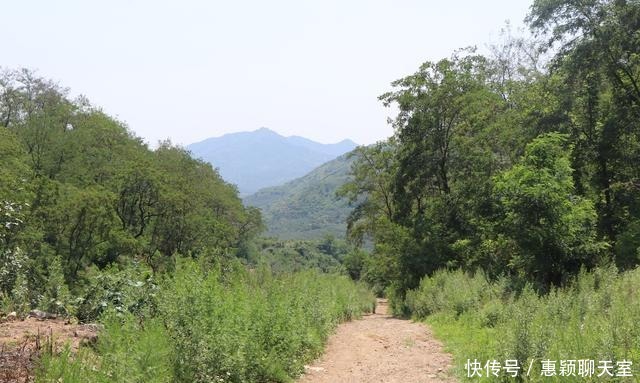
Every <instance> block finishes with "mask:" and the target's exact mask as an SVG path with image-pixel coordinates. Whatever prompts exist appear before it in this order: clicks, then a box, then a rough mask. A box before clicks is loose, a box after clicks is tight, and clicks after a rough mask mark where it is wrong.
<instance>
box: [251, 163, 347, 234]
mask: <svg viewBox="0 0 640 383" xmlns="http://www.w3.org/2000/svg"><path fill="white" fill-rule="evenodd" d="M352 163H353V157H352V156H351V155H349V154H347V155H343V156H341V157H338V158H336V159H335V160H333V161H329V162H327V163H326V164H323V165H322V166H320V167H318V168H316V169H314V170H313V171H311V172H310V173H309V174H307V175H305V176H304V177H300V178H297V179H295V180H293V181H289V182H287V183H285V184H284V185H281V186H274V187H269V188H264V189H261V190H259V191H258V192H257V193H254V194H252V195H250V196H247V197H245V198H244V202H245V203H246V204H247V205H249V206H255V207H257V208H259V209H260V210H261V211H262V214H263V217H264V221H265V225H266V228H267V229H266V235H268V236H275V237H278V238H283V239H319V238H322V237H323V236H325V235H333V236H335V237H340V238H344V236H345V231H346V229H345V221H346V219H347V217H348V216H349V211H350V207H349V206H348V202H347V200H346V199H345V198H341V197H339V196H337V195H336V192H337V191H338V189H339V188H340V187H341V186H342V185H344V184H345V183H346V182H348V181H349V180H350V179H351V178H350V175H349V174H350V171H351V164H352Z"/></svg>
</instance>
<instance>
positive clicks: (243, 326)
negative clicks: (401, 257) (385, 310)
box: [36, 260, 375, 383]
mask: <svg viewBox="0 0 640 383" xmlns="http://www.w3.org/2000/svg"><path fill="white" fill-rule="evenodd" d="M143 290H145V289H142V290H139V291H138V294H137V297H127V300H128V301H135V302H137V303H138V305H137V306H135V309H132V308H133V306H129V307H128V308H129V310H127V311H124V312H123V311H122V310H120V309H119V308H118V307H115V306H113V305H109V306H108V307H107V308H106V310H105V312H104V313H103V314H102V316H101V319H102V322H103V323H104V324H105V330H104V331H103V332H102V333H101V334H100V336H99V337H98V341H97V344H96V345H95V346H94V347H92V348H85V349H83V350H82V352H81V353H80V354H78V355H72V354H71V353H69V352H63V353H61V354H59V355H47V356H45V357H44V359H43V362H42V366H41V369H40V371H39V374H38V376H37V379H36V381H37V382H59V381H63V382H69V383H73V382H88V381H91V382H287V381H290V380H291V379H292V378H294V377H296V376H298V375H299V374H300V373H302V372H303V366H304V364H305V363H306V362H309V361H310V360H311V359H312V358H314V357H316V356H318V355H319V353H320V352H321V351H322V349H323V345H324V343H325V341H326V339H327V337H328V335H329V334H330V333H331V331H332V330H333V329H334V327H335V326H336V325H337V324H339V323H340V322H342V321H346V320H350V319H353V318H357V317H359V316H360V315H362V314H363V313H365V312H370V311H372V310H373V307H374V305H375V299H374V297H373V295H372V294H371V293H370V292H369V290H368V289H367V288H366V287H365V286H364V285H359V284H356V283H355V282H353V281H352V280H350V279H349V278H348V277H345V276H339V275H335V274H321V273H319V272H317V271H305V272H300V273H295V274H281V275H273V274H272V273H271V272H270V271H269V270H268V269H267V268H261V269H257V270H247V269H246V268H245V267H243V266H242V265H241V264H240V263H237V262H235V263H230V264H226V265H204V266H203V265H202V264H199V263H197V262H195V261H192V260H180V261H179V262H178V264H177V266H176V270H175V271H174V272H173V273H172V274H171V276H167V277H166V279H164V280H163V281H161V282H160V283H159V284H158V285H157V287H155V288H153V289H152V290H153V291H154V293H153V294H149V293H148V292H144V291H143Z"/></svg>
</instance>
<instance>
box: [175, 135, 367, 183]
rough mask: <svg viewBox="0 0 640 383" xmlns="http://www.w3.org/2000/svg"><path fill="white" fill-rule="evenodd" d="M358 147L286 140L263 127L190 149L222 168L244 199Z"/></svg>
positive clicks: (343, 142)
mask: <svg viewBox="0 0 640 383" xmlns="http://www.w3.org/2000/svg"><path fill="white" fill-rule="evenodd" d="M345 141H348V142H347V144H345ZM349 142H351V144H349ZM355 146H356V145H355V144H353V143H352V141H350V140H344V141H342V142H340V143H337V144H321V143H318V142H315V141H312V140H309V139H307V138H304V137H298V136H293V137H284V136H282V135H280V134H278V133H277V132H274V131H273V130H271V129H269V128H266V127H261V128H259V129H256V130H254V131H251V132H238V133H230V134H225V135H223V136H221V137H212V138H207V139H205V140H203V141H200V142H197V143H193V144H191V145H188V146H187V148H188V149H189V150H190V151H191V153H192V154H193V156H194V157H196V158H201V159H202V160H204V161H207V162H209V163H210V164H211V165H213V167H215V168H218V170H219V172H220V175H221V176H222V177H223V178H224V179H225V180H226V181H228V182H231V183H233V184H235V185H237V186H238V189H239V191H240V194H241V195H247V194H251V193H254V192H256V191H257V190H258V189H261V188H264V187H267V186H276V185H281V184H283V183H285V182H287V181H290V180H292V179H294V178H298V177H301V176H303V175H305V174H307V173H308V172H310V171H311V170H312V169H314V168H316V167H318V166H320V165H321V164H323V163H325V162H327V161H331V160H333V159H334V158H336V157H338V156H340V155H342V154H344V153H346V152H348V151H351V150H352V149H353V148H354V147H355Z"/></svg>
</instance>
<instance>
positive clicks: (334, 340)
mask: <svg viewBox="0 0 640 383" xmlns="http://www.w3.org/2000/svg"><path fill="white" fill-rule="evenodd" d="M451 366H452V359H451V356H450V355H449V354H446V353H445V352H444V351H443V350H442V344H441V343H440V342H439V341H437V340H436V339H434V337H433V335H432V334H431V331H430V330H429V328H428V327H426V326H425V325H423V324H420V323H415V322H412V321H410V320H404V319H398V318H394V317H392V316H390V315H388V314H387V302H386V300H382V299H380V300H378V304H377V307H376V313H375V314H370V315H367V316H364V317H363V318H362V319H360V320H356V321H351V322H347V323H343V324H341V325H340V326H339V327H338V329H337V331H336V332H335V334H333V335H332V336H331V337H330V338H329V342H328V344H327V347H326V349H325V353H324V355H323V356H322V357H321V358H320V359H318V360H316V361H315V362H314V363H313V364H311V365H309V366H306V368H305V374H304V375H303V376H302V377H301V378H300V379H299V380H298V383H340V382H345V383H346V382H349V383H351V382H354V383H355V382H385V383H401V382H402V383H423V382H425V383H435V382H455V379H454V378H453V377H452V376H451V373H450V372H449V370H450V368H451Z"/></svg>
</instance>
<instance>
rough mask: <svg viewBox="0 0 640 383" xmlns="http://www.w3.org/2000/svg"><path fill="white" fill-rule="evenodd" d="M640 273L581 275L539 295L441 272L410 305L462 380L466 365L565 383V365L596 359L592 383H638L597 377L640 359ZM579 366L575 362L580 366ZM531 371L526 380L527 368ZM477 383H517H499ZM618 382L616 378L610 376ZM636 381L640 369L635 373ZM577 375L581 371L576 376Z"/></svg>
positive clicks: (481, 276)
mask: <svg viewBox="0 0 640 383" xmlns="http://www.w3.org/2000/svg"><path fill="white" fill-rule="evenodd" d="M638 286H640V270H633V271H627V272H624V273H618V272H617V270H616V269H615V267H608V268H599V269H596V270H593V271H591V272H586V271H583V272H580V273H579V274H578V275H577V276H576V277H575V278H574V279H573V280H571V281H570V282H569V283H567V285H566V286H565V287H562V288H554V289H552V290H551V291H549V292H548V293H547V294H545V295H539V294H537V293H536V292H535V290H534V289H533V288H532V287H531V286H526V287H525V288H524V289H520V290H518V291H514V290H513V289H512V288H511V287H510V286H509V283H508V281H507V280H505V279H499V280H496V281H489V280H488V279H487V278H486V276H485V275H484V274H482V273H476V274H474V275H471V274H468V273H464V272H462V271H460V270H458V271H444V270H443V271H439V272H436V273H435V274H434V275H433V276H431V277H426V278H424V279H423V280H422V281H421V283H420V285H419V287H418V288H417V289H415V290H412V291H409V292H408V293H407V298H406V301H405V304H406V305H407V309H408V310H409V311H410V312H412V313H413V316H414V318H415V319H419V320H426V321H427V322H428V323H429V324H430V325H431V326H432V328H433V329H434V331H435V334H436V336H437V337H439V338H440V339H442V340H444V341H445V344H446V346H447V349H448V351H451V352H452V353H453V354H454V358H455V360H456V363H455V369H456V371H455V372H456V374H457V376H459V377H460V378H461V379H465V378H467V379H468V376H469V375H470V374H469V372H468V371H467V369H466V368H465V364H466V363H467V362H468V360H469V359H470V360H471V361H474V360H476V359H477V360H478V361H480V363H481V365H482V367H484V366H485V363H486V362H488V361H494V360H495V361H498V362H499V363H501V364H503V365H504V363H505V361H506V360H517V361H518V365H519V366H521V369H522V370H521V372H520V375H522V376H521V379H522V380H523V381H527V382H547V381H554V380H553V379H554V378H555V379H556V380H557V381H563V379H571V377H563V376H559V373H560V365H559V363H560V361H561V360H579V359H592V360H594V361H595V364H596V369H595V374H594V375H593V376H591V377H589V378H586V377H579V376H578V377H576V376H575V375H574V377H573V379H585V381H588V380H589V379H592V380H593V381H635V380H633V379H634V378H633V377H627V378H622V377H612V376H609V375H608V374H603V375H602V376H600V377H597V375H598V374H600V373H601V372H602V371H601V370H598V369H597V366H598V362H599V361H612V365H613V366H616V368H617V365H616V363H617V362H622V361H625V360H626V361H632V362H633V363H635V361H637V360H638V358H639V357H640V326H638V321H640V295H638ZM543 360H551V361H554V366H555V369H554V371H555V373H556V376H555V377H546V376H543V374H542V371H541V368H542V363H541V362H542V361H543ZM576 363H577V362H576ZM530 364H531V365H532V369H531V371H530V372H529V375H528V376H525V373H526V372H527V369H528V367H529V365H530ZM485 371H486V370H483V371H482V376H483V378H482V379H479V378H478V376H474V377H473V378H472V379H468V380H471V381H501V380H502V381H513V377H511V376H508V375H506V374H505V373H504V372H503V371H501V372H500V374H499V375H500V376H499V377H495V376H490V377H488V378H487V374H486V373H485ZM611 371H612V373H613V374H614V375H615V370H611ZM631 371H632V374H633V375H635V374H636V373H637V367H636V366H633V365H632V366H631ZM574 374H577V368H576V370H575V371H574ZM596 377H597V379H596ZM625 379H626V380H625Z"/></svg>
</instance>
